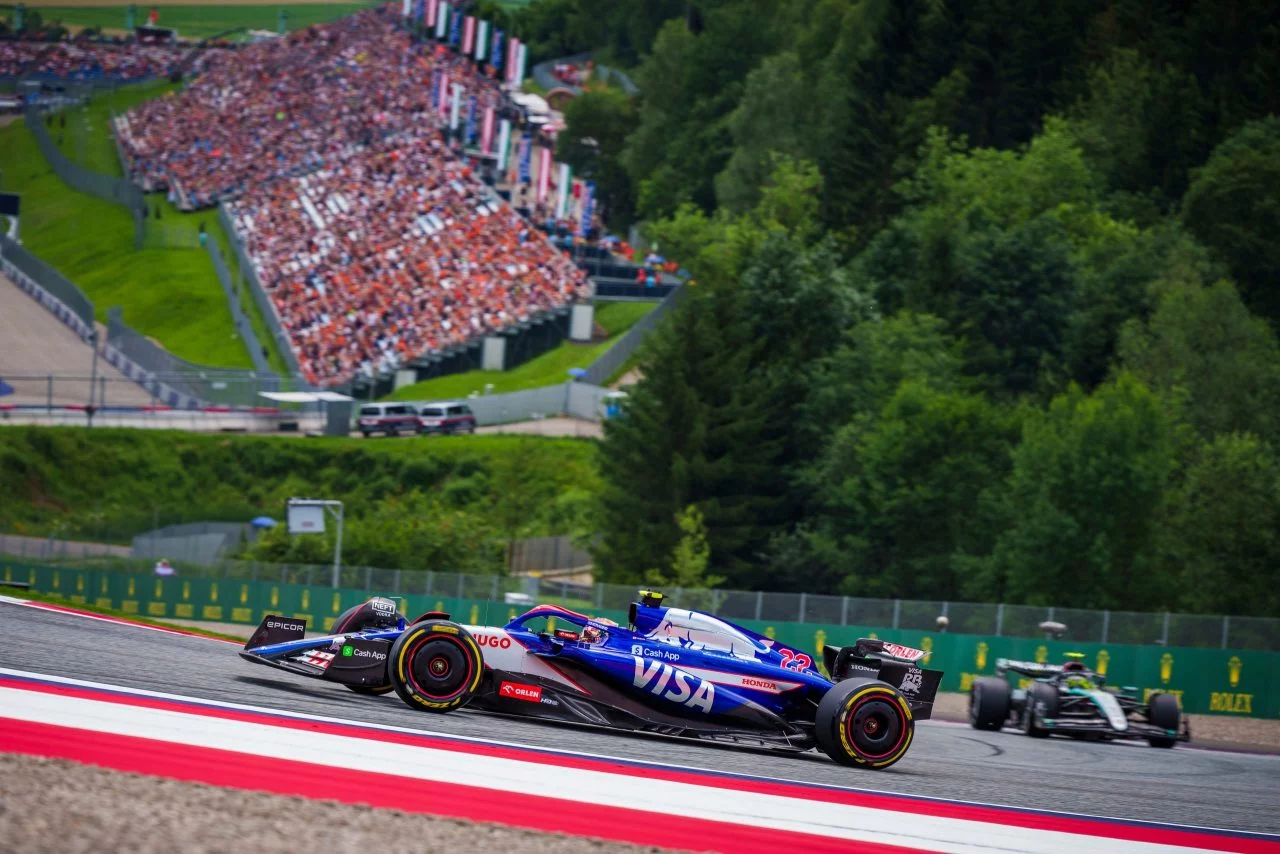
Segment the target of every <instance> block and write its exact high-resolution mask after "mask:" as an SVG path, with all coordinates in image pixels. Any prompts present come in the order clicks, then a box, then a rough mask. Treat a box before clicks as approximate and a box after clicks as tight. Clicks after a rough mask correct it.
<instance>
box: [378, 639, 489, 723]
mask: <svg viewBox="0 0 1280 854" xmlns="http://www.w3.org/2000/svg"><path fill="white" fill-rule="evenodd" d="M387 669H388V671H389V672H390V675H391V685H392V687H393V688H394V689H395V692H396V693H397V694H398V695H400V699H401V700H404V702H405V704H406V705H407V706H409V707H410V708H412V709H417V710H418V711H421V712H451V711H453V710H454V709H459V708H462V707H463V706H465V705H466V704H467V703H468V702H470V700H471V698H472V697H474V696H475V694H476V691H478V690H479V688H480V681H481V678H482V677H483V676H484V656H483V655H481V653H480V647H479V646H478V645H477V644H476V641H475V638H473V637H471V635H470V634H469V633H468V632H467V630H466V629H464V628H463V627H462V626H460V625H458V624H457V623H454V622H451V621H448V620H426V621H424V622H421V623H416V624H414V625H412V626H410V627H409V628H408V629H407V630H406V631H405V633H404V634H402V635H400V637H399V638H397V639H396V642H395V643H394V644H392V646H391V654H390V655H389V656H388V657H387Z"/></svg>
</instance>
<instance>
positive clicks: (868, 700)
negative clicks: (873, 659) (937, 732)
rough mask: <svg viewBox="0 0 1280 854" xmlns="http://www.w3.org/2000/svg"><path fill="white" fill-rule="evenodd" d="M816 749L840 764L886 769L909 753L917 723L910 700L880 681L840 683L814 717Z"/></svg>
mask: <svg viewBox="0 0 1280 854" xmlns="http://www.w3.org/2000/svg"><path fill="white" fill-rule="evenodd" d="M814 722H815V726H814V736H815V737H816V739H817V742H818V747H819V748H820V749H821V750H822V752H823V753H825V754H827V755H828V756H830V757H831V758H832V759H833V760H835V761H836V762H838V763H839V764H841V765H849V766H853V767H858V768H871V769H875V770H878V771H879V770H883V769H885V768H888V767H889V766H891V765H893V764H894V763H895V762H897V761H898V760H899V759H901V758H902V757H903V756H905V755H906V754H907V749H908V748H909V747H911V740H912V738H913V737H914V736H915V727H916V724H915V719H914V718H913V717H912V715H911V708H910V707H909V706H908V705H907V701H906V698H905V697H903V696H902V694H901V693H900V692H899V691H898V690H897V689H896V688H894V687H893V686H892V685H889V684H887V683H885V682H880V681H878V680H876V679H846V680H844V681H843V682H837V683H836V684H835V685H834V686H833V687H832V688H831V690H829V691H827V693H826V694H825V695H823V697H822V702H820V703H819V704H818V712H817V715H816V716H815V718H814Z"/></svg>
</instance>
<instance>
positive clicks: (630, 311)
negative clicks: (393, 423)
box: [387, 302, 657, 400]
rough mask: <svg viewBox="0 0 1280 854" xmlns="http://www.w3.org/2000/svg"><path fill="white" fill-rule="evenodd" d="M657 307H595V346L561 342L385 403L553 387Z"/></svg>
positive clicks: (418, 386)
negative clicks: (599, 333)
mask: <svg viewBox="0 0 1280 854" xmlns="http://www.w3.org/2000/svg"><path fill="white" fill-rule="evenodd" d="M656 305H657V303H649V302H611V303H599V304H597V305H596V321H597V322H598V323H599V324H600V325H601V326H603V327H604V329H605V331H606V332H608V333H609V338H608V340H606V341H602V342H600V343H599V344H578V343H575V342H572V341H565V342H563V343H561V344H560V346H558V347H556V348H554V349H552V350H548V351H547V352H545V353H543V354H542V355H541V356H538V357H537V358H536V359H530V360H529V361H527V362H525V363H524V364H523V365H520V366H519V367H517V368H512V369H511V370H509V371H467V372H466V373H461V374H451V375H449V376H447V377H438V378H436V379H432V380H424V381H423V382H420V383H414V384H413V385H408V386H404V387H403V388H400V389H397V390H396V391H395V392H394V393H393V394H392V395H391V396H390V397H388V398H387V399H388V400H445V399H450V398H463V397H466V396H467V395H469V394H471V392H473V391H478V392H481V393H483V392H484V387H485V385H486V384H487V383H492V384H493V393H494V394H500V393H503V392H508V391H521V390H523V389H528V388H541V387H542V386H548V385H555V384H556V383H562V382H566V381H568V379H569V375H568V371H569V369H570V368H585V367H587V366H588V365H590V364H591V363H592V362H594V361H595V360H596V359H598V358H599V357H600V356H601V355H602V354H603V353H604V352H605V351H606V350H608V349H609V348H610V347H612V346H613V345H614V343H616V342H617V340H618V338H619V337H620V336H621V335H622V334H623V333H624V332H626V331H627V330H628V329H630V328H631V327H632V326H634V325H635V324H636V322H637V321H638V320H640V318H642V317H644V316H645V315H646V314H648V313H649V312H651V311H653V309H654V307H655V306H656Z"/></svg>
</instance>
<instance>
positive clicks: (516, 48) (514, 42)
mask: <svg viewBox="0 0 1280 854" xmlns="http://www.w3.org/2000/svg"><path fill="white" fill-rule="evenodd" d="M519 52H520V39H517V38H513V39H511V40H510V41H509V42H507V82H508V83H514V82H515V74H516V54H517V53H519Z"/></svg>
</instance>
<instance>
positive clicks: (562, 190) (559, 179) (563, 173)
mask: <svg viewBox="0 0 1280 854" xmlns="http://www.w3.org/2000/svg"><path fill="white" fill-rule="evenodd" d="M559 165H560V174H559V175H558V176H556V190H557V191H558V192H559V194H560V195H559V198H558V199H557V202H556V219H564V217H565V214H567V213H568V212H569V197H570V196H571V195H572V194H573V167H571V166H570V165H569V164H568V163H561V164H559Z"/></svg>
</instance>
